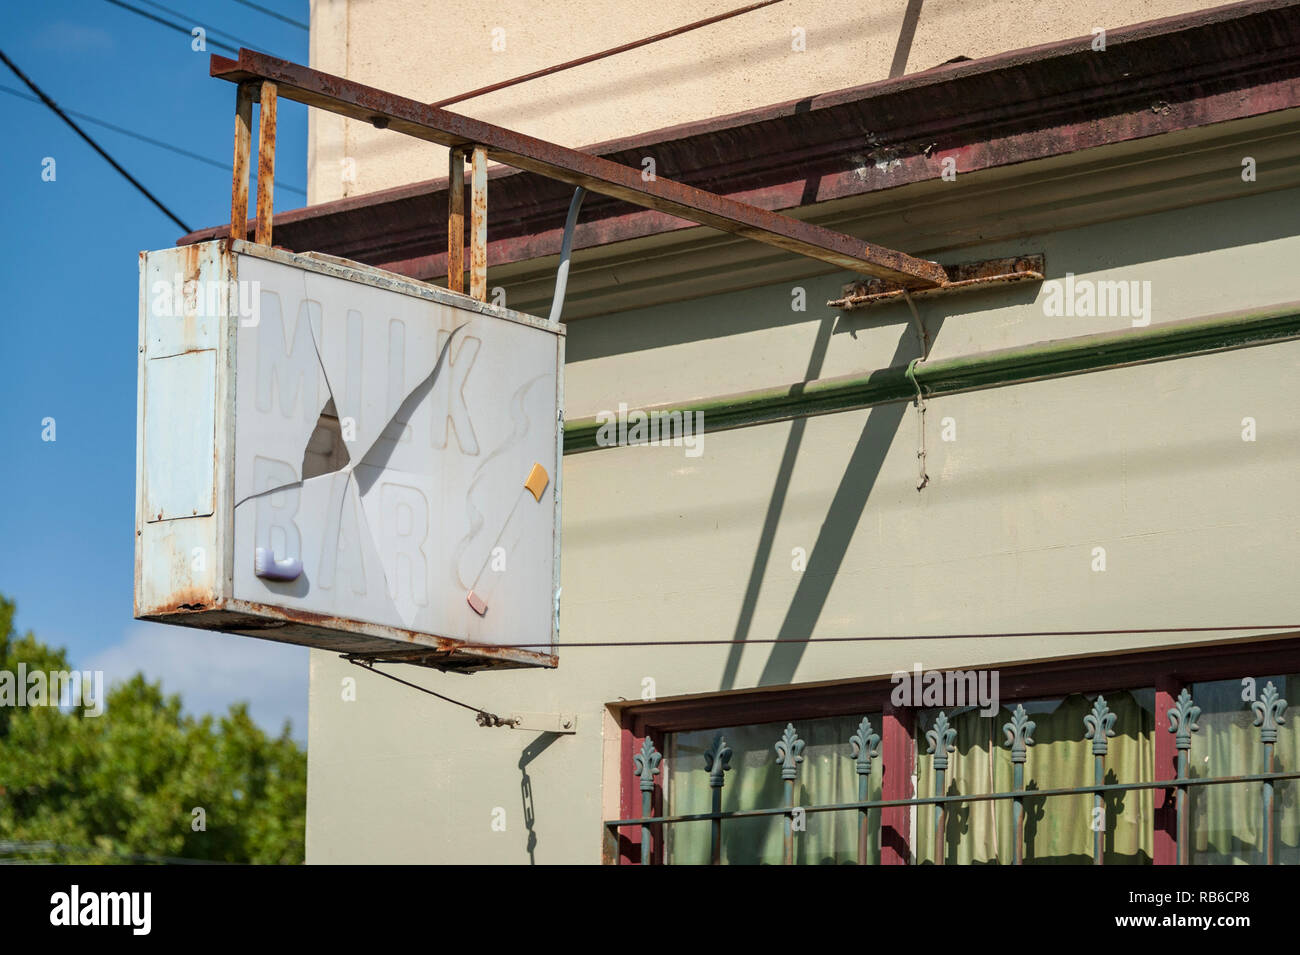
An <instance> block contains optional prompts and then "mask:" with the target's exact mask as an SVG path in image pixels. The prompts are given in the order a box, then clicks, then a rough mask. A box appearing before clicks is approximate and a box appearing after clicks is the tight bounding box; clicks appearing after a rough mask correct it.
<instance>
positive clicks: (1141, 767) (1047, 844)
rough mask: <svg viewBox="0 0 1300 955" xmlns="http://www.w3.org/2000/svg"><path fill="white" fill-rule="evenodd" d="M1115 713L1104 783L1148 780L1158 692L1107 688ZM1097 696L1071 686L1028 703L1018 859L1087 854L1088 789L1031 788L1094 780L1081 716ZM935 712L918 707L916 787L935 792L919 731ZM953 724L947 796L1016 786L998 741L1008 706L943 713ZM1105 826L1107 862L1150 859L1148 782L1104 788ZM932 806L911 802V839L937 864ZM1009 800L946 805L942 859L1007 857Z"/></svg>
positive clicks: (920, 856) (1065, 859) (919, 856)
mask: <svg viewBox="0 0 1300 955" xmlns="http://www.w3.org/2000/svg"><path fill="white" fill-rule="evenodd" d="M1103 695H1104V696H1105V698H1106V702H1107V704H1108V705H1109V707H1110V711H1111V712H1112V713H1114V714H1115V715H1116V720H1115V723H1114V730H1115V735H1114V736H1113V737H1111V738H1110V740H1109V744H1110V745H1109V752H1108V753H1107V755H1106V757H1105V762H1104V764H1103V765H1104V768H1105V775H1104V781H1105V782H1107V783H1117V782H1144V781H1146V782H1149V781H1150V780H1151V779H1152V776H1151V772H1152V768H1153V766H1154V763H1155V750H1154V739H1153V736H1152V726H1153V713H1152V709H1153V705H1154V692H1153V691H1151V690H1145V691H1137V692H1135V693H1131V692H1123V691H1121V692H1115V693H1106V694H1103ZM1094 699H1095V695H1093V696H1086V697H1085V696H1083V695H1082V694H1072V695H1071V696H1068V697H1066V698H1065V699H1064V700H1048V701H1033V702H1025V703H1024V704H1023V705H1024V707H1025V710H1026V711H1027V712H1028V713H1029V717H1030V719H1032V720H1033V721H1034V722H1035V724H1036V726H1035V728H1034V731H1033V733H1031V734H1030V735H1031V737H1032V739H1033V740H1034V745H1033V746H1030V747H1028V759H1027V761H1026V763H1025V789H1026V790H1027V792H1028V795H1026V797H1025V800H1024V807H1025V812H1024V820H1025V821H1024V827H1025V842H1024V862H1025V864H1026V865H1032V864H1045V863H1046V864H1051V863H1057V864H1071V863H1089V862H1091V861H1092V849H1093V828H1092V821H1093V819H1094V814H1093V796H1092V795H1091V794H1084V795H1079V796H1053V797H1050V798H1048V797H1034V796H1033V793H1032V791H1033V790H1035V789H1038V790H1042V789H1063V788H1067V787H1072V786H1087V785H1091V784H1092V783H1093V781H1094V763H1093V754H1092V742H1091V741H1090V740H1087V739H1085V738H1084V732H1085V727H1084V722H1083V718H1084V716H1085V715H1086V714H1088V713H1089V712H1091V710H1092V706H1093V700H1094ZM937 713H938V711H937V710H924V711H922V712H921V713H920V714H918V717H919V718H918V720H917V731H916V746H917V754H918V755H917V795H919V796H929V795H933V794H934V786H935V774H934V759H933V757H932V756H931V755H929V753H928V745H927V743H926V739H925V733H926V731H927V730H929V729H930V728H931V726H933V725H934V719H935V716H936V715H937ZM948 718H949V721H950V723H951V725H952V726H953V727H954V728H955V729H956V730H957V737H956V741H955V746H956V750H955V751H954V752H953V753H950V754H949V756H948V770H947V772H946V774H945V779H944V792H945V794H946V795H972V794H975V793H988V792H1008V791H1010V790H1011V788H1012V762H1011V750H1010V749H1009V748H1008V747H1007V746H1005V745H1003V742H1004V738H1005V737H1004V734H1003V732H1002V726H1003V725H1004V724H1005V723H1006V722H1007V721H1008V720H1010V718H1011V712H1010V710H1008V709H1007V708H1005V707H1004V708H1002V709H1001V710H1000V711H999V713H998V715H997V716H996V717H986V716H982V715H981V714H980V713H979V711H978V710H977V709H961V710H954V711H951V712H948ZM1102 805H1103V807H1104V809H1105V818H1104V823H1103V830H1102V831H1103V833H1104V837H1105V842H1104V849H1103V851H1104V855H1105V862H1106V864H1107V865H1116V864H1125V863H1136V864H1142V863H1149V862H1150V861H1151V858H1152V850H1151V842H1152V836H1151V828H1152V806H1153V802H1152V793H1151V791H1150V790H1140V791H1131V792H1119V793H1109V794H1106V795H1105V798H1104V799H1103V802H1102ZM934 829H935V810H934V807H932V806H921V807H919V808H918V809H917V813H916V822H915V829H914V833H913V840H912V843H913V845H914V846H915V847H916V861H917V862H919V863H926V862H933V861H934V858H935V853H934V841H935V840H934ZM1013 838H1014V832H1013V823H1012V804H1011V801H1010V800H997V801H985V802H975V803H963V804H960V805H953V804H949V808H948V813H947V818H946V821H945V824H944V831H943V840H944V860H945V862H946V863H949V864H957V863H960V864H981V863H1002V864H1009V863H1011V862H1012V861H1013V860H1014V852H1015V844H1014V842H1013V841H1012V840H1013Z"/></svg>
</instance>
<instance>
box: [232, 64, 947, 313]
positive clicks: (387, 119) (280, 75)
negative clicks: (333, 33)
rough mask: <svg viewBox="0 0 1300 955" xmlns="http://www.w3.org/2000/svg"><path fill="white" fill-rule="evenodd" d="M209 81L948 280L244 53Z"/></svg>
mask: <svg viewBox="0 0 1300 955" xmlns="http://www.w3.org/2000/svg"><path fill="white" fill-rule="evenodd" d="M210 71H211V74H212V75H213V76H215V77H218V78H220V79H224V80H229V81H231V82H234V83H241V82H245V81H248V80H263V81H266V80H269V81H271V82H274V83H275V84H276V86H277V90H278V93H279V95H280V96H281V97H283V98H286V99H291V100H294V101H296V102H299V103H305V104H306V105H308V106H314V107H316V108H318V109H325V110H329V111H330V112H333V113H338V114H340V115H342V116H347V117H349V118H351V119H357V120H362V121H364V122H368V123H372V124H373V125H375V126H376V127H378V128H380V129H393V130H395V131H397V132H399V133H405V134H406V135H408V136H413V137H415V138H416V139H422V140H425V141H426V142H432V143H438V144H439V145H442V146H449V147H457V146H459V147H468V148H474V147H481V148H482V149H483V151H484V154H485V155H486V157H487V158H488V159H491V160H493V161H494V162H499V163H504V164H506V165H508V166H514V167H516V168H518V169H523V170H526V171H527V172H533V173H537V174H539V175H542V176H547V177H549V178H551V179H557V180H559V181H560V182H566V183H568V184H569V185H572V186H582V187H583V188H584V189H587V190H589V191H591V192H597V193H600V194H602V195H606V196H612V197H614V198H616V199H621V200H623V201H625V202H630V203H632V204H633V205H637V206H642V207H644V208H647V209H654V210H656V211H658V212H664V213H668V214H669V215H674V216H677V217H678V218H681V219H685V220H687V221H689V222H694V223H697V224H698V225H705V226H709V227H710V228H714V229H718V230H720V231H722V232H730V233H733V234H735V235H741V236H745V237H746V238H750V239H754V240H755V241H758V242H763V243H766V244H767V245H772V246H776V247H777V248H781V249H785V250H787V251H789V252H794V253H796V254H798V255H804V256H808V257H809V258H813V259H817V260H819V261H822V262H827V263H829V264H831V265H834V266H836V267H837V268H842V269H848V270H850V271H853V272H858V273H861V274H865V275H871V276H874V277H876V278H882V279H888V280H890V281H891V282H896V283H898V284H899V285H901V286H903V287H906V288H915V289H924V288H933V287H936V286H939V285H942V284H943V283H944V282H945V281H947V278H948V276H947V274H946V273H945V272H944V270H943V269H942V268H941V267H940V266H939V265H938V264H936V263H934V262H930V261H927V260H925V259H918V258H916V257H914V256H911V255H907V254H906V253H904V252H898V251H896V250H894V249H887V248H884V247H882V246H878V245H875V244H873V243H870V242H866V241H864V240H862V239H855V238H853V237H852V236H848V235H844V234H842V233H839V232H834V231H832V230H830V229H824V228H822V227H821V226H817V225H813V224H811V223H808V222H801V221H799V220H798V219H792V218H790V217H789V216H784V215H781V214H780V213H777V212H771V211H769V210H766V209H759V208H757V207H755V206H751V205H748V204H746V203H743V202H737V201H736V200H734V199H728V198H726V197H723V196H718V195H714V194H713V193H710V192H705V191H704V190H702V189H695V188H692V187H691V186H687V185H683V184H682V183H679V182H673V181H672V180H669V179H662V178H651V179H648V180H647V179H644V178H643V177H642V170H640V169H633V168H631V167H629V166H622V165H619V164H618V163H613V162H610V161H609V160H607V159H601V158H600V157H598V156H592V155H590V154H588V153H584V152H579V151H578V150H576V149H568V148H565V147H564V146H558V145H556V144H555V143H549V142H546V141H545V140H541V139H535V138H534V137H532V136H525V135H523V134H522V133H517V132H514V131H513V130H509V129H504V128H502V127H500V126H493V125H492V124H490V123H484V122H481V121H479V120H476V119H471V118H470V117H468V116H461V115H459V114H457V113H449V112H447V111H446V110H441V109H435V108H433V107H431V106H428V105H426V104H424V103H421V102H418V101H417V100H413V99H407V98H406V97H404V96H397V95H395V94H393V93H387V92H384V91H383V90H377V89H374V88H373V87H369V86H363V85H362V84H360V83H354V82H352V81H351V80H346V79H343V78H342V77H338V76H331V75H330V74H328V73H321V72H319V71H317V70H312V69H309V68H307V67H305V66H301V65H299V64H296V63H290V62H288V61H286V60H281V59H277V58H275V57H271V56H266V55H265V54H262V53H256V52H254V51H252V50H246V49H241V50H240V51H239V59H238V60H232V59H229V58H228V57H224V56H216V55H214V56H213V57H212V61H211V67H210Z"/></svg>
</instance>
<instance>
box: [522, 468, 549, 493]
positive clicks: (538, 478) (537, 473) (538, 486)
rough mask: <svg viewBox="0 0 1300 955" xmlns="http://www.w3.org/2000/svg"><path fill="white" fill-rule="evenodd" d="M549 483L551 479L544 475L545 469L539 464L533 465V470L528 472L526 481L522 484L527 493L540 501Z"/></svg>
mask: <svg viewBox="0 0 1300 955" xmlns="http://www.w3.org/2000/svg"><path fill="white" fill-rule="evenodd" d="M550 483H551V478H550V476H549V475H548V474H547V473H546V468H544V467H542V466H541V465H540V464H534V465H533V469H532V470H531V471H529V472H528V480H527V481H525V482H524V487H526V488H528V491H529V493H531V494H532V495H533V497H535V498H537V500H538V501H540V500H541V499H542V492H543V491H545V490H546V485H548V484H550Z"/></svg>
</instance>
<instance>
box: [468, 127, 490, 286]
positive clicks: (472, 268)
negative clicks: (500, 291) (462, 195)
mask: <svg viewBox="0 0 1300 955" xmlns="http://www.w3.org/2000/svg"><path fill="white" fill-rule="evenodd" d="M469 294H470V297H471V298H473V299H475V300H476V301H479V302H486V301H487V150H486V149H484V148H483V147H482V146H475V147H474V158H473V161H472V168H471V172H470V233H469Z"/></svg>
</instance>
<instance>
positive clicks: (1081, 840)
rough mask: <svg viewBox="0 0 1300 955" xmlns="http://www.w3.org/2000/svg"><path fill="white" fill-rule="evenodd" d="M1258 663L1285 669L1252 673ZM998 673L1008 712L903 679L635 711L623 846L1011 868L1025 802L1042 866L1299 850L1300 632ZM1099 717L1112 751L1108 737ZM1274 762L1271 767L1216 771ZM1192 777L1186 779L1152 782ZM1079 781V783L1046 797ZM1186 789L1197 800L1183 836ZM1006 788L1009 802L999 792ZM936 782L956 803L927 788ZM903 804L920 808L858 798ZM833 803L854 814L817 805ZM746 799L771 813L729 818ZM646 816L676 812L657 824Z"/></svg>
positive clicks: (615, 855) (753, 859)
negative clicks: (1017, 723)
mask: <svg viewBox="0 0 1300 955" xmlns="http://www.w3.org/2000/svg"><path fill="white" fill-rule="evenodd" d="M1260 667H1265V668H1267V670H1268V671H1271V672H1273V673H1275V674H1282V675H1274V676H1251V675H1250V674H1253V673H1258V672H1259V668H1260ZM999 673H1000V674H1001V680H1000V683H1001V686H1002V687H1003V688H1014V691H1015V692H1014V694H1012V693H1006V694H1005V696H1006V697H1012V696H1013V695H1014V697H1015V698H1013V699H1003V700H1001V701H1000V702H1001V703H1002V705H1001V708H1000V709H999V710H998V712H997V713H996V714H992V715H985V712H983V711H982V710H981V709H979V708H978V706H954V707H946V708H943V709H942V710H941V709H939V708H936V707H934V706H917V707H914V708H909V707H895V706H894V705H893V701H892V700H891V692H890V691H891V689H892V688H893V684H892V683H891V681H887V680H874V681H862V682H859V683H849V684H837V685H833V686H820V687H812V686H808V687H789V688H787V689H784V690H763V691H753V692H751V693H742V694H728V695H725V696H718V697H714V698H711V699H700V698H691V699H684V700H673V701H659V702H650V703H645V704H632V705H630V706H627V707H625V708H622V709H621V710H620V711H619V718H620V720H621V721H622V725H623V727H624V749H623V763H624V764H625V765H623V767H622V772H623V782H622V807H623V813H622V817H621V819H619V820H610V821H607V822H606V831H607V834H608V835H609V836H610V838H609V839H607V842H606V846H607V855H606V857H607V858H608V859H610V860H611V861H612V860H617V859H621V860H623V861H633V862H634V861H640V860H641V859H642V857H643V853H642V848H643V847H644V848H645V853H644V858H645V859H647V860H648V861H651V862H667V863H675V864H708V863H709V862H710V861H712V858H713V851H714V839H715V837H716V839H717V843H718V849H717V851H718V861H719V862H720V863H723V864H781V863H783V862H785V861H786V860H787V856H786V852H787V832H789V833H790V842H789V852H790V853H791V854H790V857H789V859H790V861H791V862H793V863H794V864H804V865H811V864H845V863H856V862H858V861H860V860H861V861H865V862H867V863H868V864H876V863H884V864H900V863H908V862H911V863H916V864H927V863H934V862H936V861H940V860H941V861H943V862H945V863H954V864H1011V863H1014V862H1015V861H1016V848H1017V847H1016V841H1015V839H1016V834H1017V829H1016V825H1015V813H1016V807H1017V804H1019V806H1020V807H1021V809H1022V818H1023V828H1022V829H1021V830H1020V833H1021V834H1022V841H1021V844H1020V853H1021V855H1020V859H1021V861H1022V862H1023V863H1024V864H1026V865H1034V864H1061V863H1067V864H1068V863H1090V862H1092V861H1093V859H1094V854H1095V853H1100V854H1101V856H1102V859H1103V861H1104V862H1105V863H1106V864H1108V865H1117V864H1136V865H1142V864H1150V863H1153V862H1154V863H1157V864H1162V865H1169V864H1173V863H1174V862H1176V861H1177V860H1178V858H1179V856H1180V855H1182V857H1183V858H1184V859H1185V861H1187V862H1190V863H1194V864H1195V863H1199V864H1224V863H1248V864H1249V863H1255V864H1258V863H1267V862H1270V861H1271V862H1276V863H1282V864H1287V863H1289V864H1296V863H1300V726H1297V725H1296V724H1297V723H1298V722H1300V720H1297V719H1296V718H1294V717H1293V718H1291V719H1287V718H1286V717H1285V715H1284V714H1285V713H1286V710H1287V704H1286V702H1285V701H1286V698H1287V697H1288V696H1289V697H1292V698H1294V699H1295V700H1297V701H1300V639H1297V638H1287V639H1281V640H1275V641H1269V642H1267V643H1263V644H1261V643H1244V642H1243V643H1236V644H1219V645H1208V646H1202V647H1193V648H1188V649H1181V650H1173V651H1152V652H1147V653H1141V654H1139V653H1134V654H1128V655H1124V656H1121V657H1112V658H1108V659H1106V660H1104V661H1087V662H1077V661H1047V662H1043V663H1036V664H1024V665H1019V666H1016V667H1003V668H1000V669H999ZM923 702H925V703H930V702H932V701H930V700H925V701H923ZM1018 707H1023V708H1024V719H1025V720H1027V721H1032V722H1033V724H1034V726H1033V729H1032V730H1031V731H1030V732H1029V733H1028V736H1029V737H1030V738H1032V740H1033V743H1032V744H1031V745H1027V746H1026V747H1025V760H1024V763H1023V767H1022V768H1023V789H1022V788H1020V787H1018V786H1017V784H1016V776H1015V770H1016V763H1015V761H1014V759H1013V756H1012V752H1011V750H1010V749H1009V747H1008V745H1007V743H1008V740H1007V730H1006V729H1005V727H1006V726H1007V724H1008V723H1011V722H1012V720H1013V711H1014V710H1016V709H1017V708H1018ZM940 712H942V713H943V716H944V725H942V726H940V725H938V724H939V723H940V720H939V714H940ZM864 715H865V716H866V717H867V718H868V719H869V721H870V724H871V732H872V733H873V734H878V735H879V742H878V751H877V753H878V754H873V759H872V760H871V764H870V772H869V773H868V774H866V775H865V776H859V765H858V761H857V760H856V759H855V752H854V748H853V746H852V745H851V743H850V740H851V739H852V738H853V737H854V736H855V735H857V734H858V733H859V725H860V723H861V721H862V719H863V717H864ZM1099 720H1101V721H1102V726H1103V739H1104V743H1105V745H1104V746H1099V745H1097V744H1096V743H1095V741H1094V739H1093V738H1090V737H1092V736H1093V734H1092V732H1091V730H1090V729H1089V726H1091V725H1097V723H1098V721H1099ZM751 721H752V722H751ZM1193 722H1194V723H1195V728H1194V729H1189V727H1191V725H1192V724H1193ZM1172 723H1176V724H1177V725H1178V726H1179V727H1180V732H1179V733H1178V734H1174V733H1172V732H1171V724H1172ZM790 725H793V729H792V731H791V732H793V733H794V734H795V735H796V736H797V738H798V739H799V740H801V741H802V747H801V749H800V753H799V754H800V755H801V756H802V757H803V758H802V761H801V762H800V763H799V765H798V770H797V772H796V773H795V774H794V779H793V780H792V787H793V788H792V789H791V790H789V791H787V789H786V785H787V784H786V780H784V779H783V778H782V765H781V763H780V762H779V761H778V758H777V742H778V741H779V740H781V739H782V737H783V735H784V734H785V731H786V728H787V726H790ZM1106 729H1109V730H1110V732H1109V733H1106V732H1105V731H1106ZM940 730H947V731H948V734H950V735H949V736H948V738H949V739H951V740H952V742H953V750H952V751H951V752H950V753H948V754H947V755H948V759H947V765H946V766H945V767H944V768H943V776H942V783H941V785H942V789H941V792H937V790H938V785H937V784H938V782H939V779H938V776H937V772H936V770H937V768H938V767H936V764H935V759H934V755H933V754H932V752H931V749H932V745H931V744H930V742H929V741H928V740H927V734H928V733H931V732H932V731H933V734H934V735H936V736H937V735H938V733H939V731H940ZM718 740H725V743H726V746H727V748H728V749H729V750H730V751H731V758H730V765H729V769H728V771H727V772H726V773H725V775H724V776H723V777H722V779H723V785H722V787H721V789H720V790H714V788H713V786H712V784H711V780H710V772H709V769H708V765H709V763H708V760H707V759H706V755H707V754H709V753H710V752H711V751H712V750H714V749H715V747H716V746H717V745H718V744H717V742H716V741H718ZM646 741H651V743H652V744H653V746H654V747H655V749H654V752H656V753H657V752H660V751H662V754H663V761H662V762H663V765H662V772H661V775H658V776H654V777H652V778H650V779H649V780H648V781H649V782H650V783H652V785H653V789H652V793H653V796H654V798H653V800H652V806H653V808H652V810H651V811H650V812H649V813H646V812H643V811H642V808H641V807H642V805H643V803H642V791H641V790H640V783H641V781H642V780H641V779H638V778H637V777H635V776H634V775H632V766H633V763H634V761H633V755H634V753H635V751H636V749H637V748H639V747H641V746H642V745H644V744H645V743H646ZM1179 747H1184V748H1181V749H1180V748H1179ZM1099 750H1100V751H1101V752H1098V751H1099ZM1180 756H1185V775H1184V776H1182V777H1179V776H1178V772H1179V770H1178V766H1179V758H1180ZM1099 757H1100V766H1101V778H1100V783H1101V785H1102V786H1104V787H1107V788H1105V789H1104V790H1103V791H1102V792H1101V793H1100V805H1098V794H1097V793H1093V792H1089V791H1088V787H1090V786H1093V785H1095V784H1096V781H1097V776H1096V773H1097V764H1098V763H1097V761H1098V758H1099ZM655 764H656V765H658V756H656V757H655ZM1260 774H1272V776H1273V778H1271V779H1267V780H1259V779H1256V780H1253V781H1244V782H1237V781H1233V782H1214V783H1212V784H1203V783H1198V780H1211V779H1213V780H1221V779H1225V778H1228V777H1232V778H1234V779H1235V778H1236V777H1240V776H1251V775H1260ZM1178 778H1183V779H1187V780H1188V784H1186V785H1184V786H1181V787H1179V786H1176V785H1170V786H1160V787H1152V788H1143V786H1144V785H1149V784H1151V783H1155V782H1163V781H1166V780H1167V781H1171V782H1172V781H1175V780H1176V779H1178ZM1061 789H1066V790H1079V791H1076V792H1068V793H1060V794H1053V795H1042V793H1044V791H1047V790H1061ZM1022 791H1023V792H1024V796H1023V797H1018V798H1017V797H1014V796H1012V795H1011V794H1013V793H1017V792H1022ZM1178 791H1182V792H1185V794H1186V796H1185V799H1184V800H1183V801H1182V806H1183V810H1182V817H1181V818H1182V819H1183V821H1184V826H1183V828H1182V830H1181V831H1182V832H1183V833H1185V835H1183V836H1181V841H1180V834H1179V833H1180V827H1179V825H1178V818H1179V816H1178V809H1177V806H1178V801H1177V800H1176V798H1175V794H1176V792H1178ZM715 794H716V795H717V797H718V799H719V806H718V811H719V812H720V813H721V814H722V816H721V821H720V823H717V824H715V820H712V819H704V820H699V819H692V818H682V817H691V816H696V815H699V814H708V813H710V812H711V811H712V810H713V805H714V802H713V800H714V797H715ZM990 794H996V795H997V798H992V799H990V798H981V797H983V796H988V795H990ZM938 795H942V796H943V797H945V801H944V802H943V803H940V804H936V803H927V802H926V801H925V800H927V799H933V798H936V796H938ZM954 797H956V798H954ZM960 797H972V798H969V799H964V798H960ZM949 799H951V800H952V801H947V800H949ZM888 801H897V802H900V803H902V805H894V806H884V807H881V806H868V807H865V809H864V808H863V807H859V806H858V805H857V804H858V803H862V802H888ZM830 806H844V807H845V808H840V809H829V808H825V809H821V810H820V811H818V807H830ZM737 812H750V813H753V815H741V816H737V815H729V814H733V813H737ZM647 817H650V818H663V819H664V821H663V822H654V823H648V824H645V823H641V822H639V820H641V819H644V818H647ZM864 818H865V822H866V824H865V826H864V825H863V820H864ZM615 836H616V837H617V838H614V837H615ZM1270 850H1271V853H1270Z"/></svg>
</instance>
